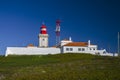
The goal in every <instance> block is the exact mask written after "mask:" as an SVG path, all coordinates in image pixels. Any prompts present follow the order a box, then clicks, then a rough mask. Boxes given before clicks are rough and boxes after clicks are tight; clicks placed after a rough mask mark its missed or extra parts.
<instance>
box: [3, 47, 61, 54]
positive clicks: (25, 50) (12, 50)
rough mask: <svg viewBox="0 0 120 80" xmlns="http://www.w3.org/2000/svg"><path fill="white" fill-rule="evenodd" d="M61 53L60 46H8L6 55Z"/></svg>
mask: <svg viewBox="0 0 120 80" xmlns="http://www.w3.org/2000/svg"><path fill="white" fill-rule="evenodd" d="M57 53H60V48H37V47H7V50H6V54H5V56H8V55H46V54H57Z"/></svg>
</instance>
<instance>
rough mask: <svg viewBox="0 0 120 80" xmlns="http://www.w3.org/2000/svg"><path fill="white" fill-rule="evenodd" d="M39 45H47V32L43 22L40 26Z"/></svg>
mask: <svg viewBox="0 0 120 80" xmlns="http://www.w3.org/2000/svg"><path fill="white" fill-rule="evenodd" d="M39 47H48V34H47V29H46V26H45V24H42V26H41V28H40V34H39Z"/></svg>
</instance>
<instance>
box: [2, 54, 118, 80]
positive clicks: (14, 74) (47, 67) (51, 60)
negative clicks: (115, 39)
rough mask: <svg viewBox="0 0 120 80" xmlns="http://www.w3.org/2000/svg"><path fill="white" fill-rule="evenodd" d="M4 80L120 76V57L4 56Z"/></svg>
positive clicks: (114, 79)
mask: <svg viewBox="0 0 120 80" xmlns="http://www.w3.org/2000/svg"><path fill="white" fill-rule="evenodd" d="M0 80H120V57H103V56H94V55H90V54H75V53H74V54H70V53H69V54H57V55H39V56H8V57H3V56H0Z"/></svg>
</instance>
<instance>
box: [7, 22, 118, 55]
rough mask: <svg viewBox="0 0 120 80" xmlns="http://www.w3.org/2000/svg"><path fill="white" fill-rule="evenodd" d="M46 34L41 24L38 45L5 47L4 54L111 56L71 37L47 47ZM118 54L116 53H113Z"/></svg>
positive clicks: (95, 46) (44, 27)
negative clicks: (55, 45) (54, 45)
mask: <svg viewBox="0 0 120 80" xmlns="http://www.w3.org/2000/svg"><path fill="white" fill-rule="evenodd" d="M48 36H49V35H48V34H47V29H46V26H45V25H44V24H43V25H42V26H41V29H40V34H39V46H38V47H35V46H33V45H32V44H30V45H29V46H28V47H7V50H6V53H5V56H8V55H47V54H59V53H87V54H94V55H102V56H113V54H110V53H107V52H106V50H105V49H103V50H98V46H97V45H93V44H91V42H90V40H88V42H73V41H72V39H71V37H70V38H69V40H62V41H61V42H60V44H59V46H58V47H48ZM114 56H118V54H114Z"/></svg>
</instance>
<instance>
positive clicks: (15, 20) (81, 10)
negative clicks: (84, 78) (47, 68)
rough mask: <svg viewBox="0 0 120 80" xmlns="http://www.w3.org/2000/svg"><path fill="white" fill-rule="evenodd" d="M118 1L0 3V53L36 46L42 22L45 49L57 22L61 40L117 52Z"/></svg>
mask: <svg viewBox="0 0 120 80" xmlns="http://www.w3.org/2000/svg"><path fill="white" fill-rule="evenodd" d="M119 3H120V1H119V0H0V53H1V54H4V53H5V50H6V47H10V46H27V45H28V44H29V43H33V44H34V45H36V46H37V45H38V34H39V32H40V26H41V24H42V22H43V21H44V22H45V24H46V26H47V30H48V33H49V45H50V46H52V45H55V32H54V31H55V26H56V24H55V21H56V20H57V19H60V20H61V39H64V38H68V37H69V36H71V37H72V40H73V41H85V42H86V41H88V40H91V42H92V43H93V44H97V45H98V46H99V49H103V48H106V49H107V50H108V49H110V51H111V52H117V32H120V5H119Z"/></svg>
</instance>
